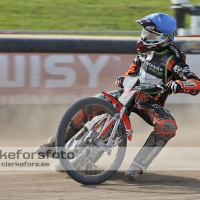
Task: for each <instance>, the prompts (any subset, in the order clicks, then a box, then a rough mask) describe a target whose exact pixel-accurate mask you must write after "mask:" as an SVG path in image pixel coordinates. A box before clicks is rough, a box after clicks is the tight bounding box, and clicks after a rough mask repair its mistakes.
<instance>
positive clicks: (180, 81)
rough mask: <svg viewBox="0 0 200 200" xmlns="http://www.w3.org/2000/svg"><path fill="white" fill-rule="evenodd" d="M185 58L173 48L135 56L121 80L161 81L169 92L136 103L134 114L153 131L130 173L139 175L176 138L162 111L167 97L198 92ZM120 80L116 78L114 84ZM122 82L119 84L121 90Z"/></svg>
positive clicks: (198, 81) (173, 124) (173, 123)
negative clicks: (133, 77)
mask: <svg viewBox="0 0 200 200" xmlns="http://www.w3.org/2000/svg"><path fill="white" fill-rule="evenodd" d="M185 60H186V57H185V55H184V54H182V53H181V52H180V51H179V50H178V49H177V48H176V47H175V46H171V47H169V48H167V49H165V50H163V51H161V52H155V51H152V52H147V53H140V54H138V55H137V56H136V58H135V60H134V61H133V64H132V65H131V66H130V67H129V69H128V71H127V72H126V73H125V74H123V75H122V76H121V77H125V76H128V75H135V76H141V77H143V78H147V79H148V81H149V79H161V80H162V82H163V83H164V84H166V85H167V87H168V90H166V91H165V92H164V93H162V94H161V95H160V96H159V97H158V96H157V92H156V91H155V93H154V94H150V95H151V96H153V99H152V98H149V96H148V95H141V97H140V98H137V99H136V104H135V107H134V109H133V112H135V113H137V114H138V115H139V116H140V117H142V118H143V119H144V120H145V121H146V122H147V123H148V124H150V125H152V126H153V127H154V130H153V132H152V133H151V134H150V136H149V137H148V139H147V141H146V142H145V144H144V146H143V148H142V149H141V150H140V151H139V153H138V154H137V156H136V157H135V159H134V160H133V163H132V165H131V166H130V169H129V170H138V171H142V170H143V169H147V167H148V166H149V164H150V163H151V162H152V161H153V159H154V158H155V157H156V156H157V155H158V153H159V152H160V151H161V150H162V148H163V147H164V146H165V145H166V143H167V142H168V141H169V140H170V139H171V138H172V137H174V136H175V133H176V130H177V125H176V121H175V119H174V118H173V117H172V116H171V114H170V112H169V111H168V110H167V109H165V108H164V104H165V100H166V99H167V96H168V95H169V94H171V93H172V92H173V93H189V94H191V95H196V94H198V93H199V90H200V79H199V78H198V77H197V76H196V75H195V74H194V73H192V72H190V69H189V66H188V65H187V64H186V63H185ZM118 80H120V79H119V78H117V80H116V81H117V83H118V82H119V81H118ZM122 81H123V80H122V79H121V80H120V82H119V86H121V83H122Z"/></svg>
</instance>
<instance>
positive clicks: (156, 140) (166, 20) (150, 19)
mask: <svg viewBox="0 0 200 200" xmlns="http://www.w3.org/2000/svg"><path fill="white" fill-rule="evenodd" d="M137 22H138V23H139V24H140V25H141V26H142V33H141V37H140V39H139V40H138V43H137V52H138V54H137V56H136V58H135V60H134V61H133V64H132V65H131V66H130V67H129V69H128V71H127V72H126V73H125V74H124V75H122V76H119V77H117V79H116V81H115V84H116V85H117V86H118V87H119V88H121V87H123V85H122V83H123V80H124V77H125V76H128V75H132V76H136V77H137V76H140V77H143V78H148V79H161V80H162V82H163V83H164V84H167V88H168V90H166V91H165V92H164V93H163V94H162V95H161V96H160V97H159V99H158V100H153V99H152V98H150V97H149V96H148V95H142V96H141V97H140V98H138V99H136V101H137V103H136V104H135V107H134V109H133V112H135V113H136V114H138V115H139V116H140V117H141V118H143V119H144V120H145V121H146V122H147V123H148V124H150V125H151V126H153V127H154V130H153V132H152V133H151V134H150V135H149V137H148V139H147V140H146V142H145V144H144V146H143V147H142V148H141V150H140V151H139V153H138V154H137V156H136V157H135V158H134V160H133V162H132V164H131V166H130V168H129V169H128V170H127V172H126V173H125V176H126V177H127V178H129V179H131V180H134V181H135V180H136V179H137V178H138V177H139V176H140V175H141V174H142V173H143V170H146V169H147V167H148V166H149V165H150V163H151V162H152V161H153V159H154V158H155V157H156V156H157V155H158V154H159V152H160V151H161V149H162V147H164V146H165V145H166V144H167V142H168V141H169V140H170V139H171V138H172V137H174V136H175V133H176V130H177V125H176V121H175V119H174V118H173V117H172V116H171V114H170V112H169V111H168V110H167V109H166V108H164V104H165V100H166V99H167V96H168V95H169V94H171V93H188V94H191V95H197V94H198V93H199V90H200V79H199V78H198V77H197V76H196V75H195V74H194V73H192V72H190V69H189V66H188V65H187V64H186V62H185V61H186V56H185V55H184V54H183V53H181V52H180V50H179V49H177V48H176V47H175V46H174V45H173V41H174V36H175V35H176V20H175V19H174V18H173V17H171V16H170V15H168V14H164V13H153V14H150V15H147V16H145V17H143V18H142V19H139V20H137ZM159 92H160V90H159V91H158V92H157V93H155V94H154V95H155V96H157V94H158V93H159ZM109 93H110V94H111V95H112V96H114V97H116V98H119V96H120V95H121V89H118V90H115V91H112V92H109ZM154 95H153V96H154ZM96 96H97V97H99V98H103V99H105V100H108V99H107V98H106V97H105V96H104V95H103V94H97V95H96ZM83 115H84V113H83ZM82 118H83V117H82ZM55 136H56V133H55V134H54V135H53V136H52V137H51V138H50V139H49V141H48V143H44V144H42V145H40V146H39V147H38V148H37V152H45V151H47V150H48V149H49V148H52V147H55ZM147 147H148V148H147ZM160 147H161V148H160Z"/></svg>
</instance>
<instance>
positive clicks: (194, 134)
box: [0, 105, 200, 200]
mask: <svg viewBox="0 0 200 200" xmlns="http://www.w3.org/2000/svg"><path fill="white" fill-rule="evenodd" d="M169 108H170V110H171V113H172V114H173V115H174V117H175V118H176V120H177V123H178V125H179V130H178V131H177V136H176V137H175V138H173V140H171V141H170V142H169V143H168V146H169V147H170V146H173V147H174V146H175V147H176V146H177V147H192V146H193V147H195V146H196V147H199V146H200V144H199V141H200V134H199V131H198V129H199V128H198V126H199V117H198V113H200V107H199V106H198V105H192V106H190V107H187V106H184V108H186V110H183V109H182V108H183V107H182V105H180V106H169ZM65 109H66V106H65V105H62V106H61V105H57V106H2V107H1V113H0V119H1V120H0V127H1V141H0V146H1V147H3V146H19V147H20V146H21V147H22V146H26V147H27V146H37V145H38V144H39V143H41V142H44V141H45V140H46V139H47V138H48V137H49V136H50V133H51V132H53V131H54V130H55V129H56V127H57V123H58V122H59V119H60V117H61V115H62V113H63V112H64V110H65ZM11 113H12V114H11ZM132 120H133V125H134V132H135V133H134V140H133V141H132V142H131V143H129V146H136V147H140V146H142V144H143V143H144V141H145V140H146V138H147V136H148V135H149V133H150V131H151V130H152V128H151V127H150V126H148V125H146V124H144V123H143V121H142V120H141V119H139V118H137V117H136V118H135V117H133V118H132ZM134 120H137V123H134ZM187 123H188V124H187ZM188 133H189V134H188ZM161 158H162V153H161V154H160V155H159V158H158V159H157V161H158V160H159V159H161ZM132 159H133V155H131V157H130V161H131V160H132ZM157 161H156V160H155V163H156V162H157ZM163 162H170V160H167V161H166V160H163ZM186 162H190V160H189V158H188V161H187V160H186ZM155 163H153V164H155ZM0 179H1V181H0V200H18V199H19V200H25V199H26V200H27V199H28V200H33V199H34V200H36V199H43V200H47V199H48V200H58V199H59V200H64V199H137V200H138V199H159V200H160V199H173V200H174V199H181V200H183V199H200V171H178V170H177V171H166V170H163V171H151V170H150V171H147V172H146V173H145V174H144V175H143V176H141V178H140V179H139V180H138V182H137V183H131V182H129V181H127V180H126V179H125V177H124V175H123V173H122V172H119V173H117V174H116V175H115V176H114V177H113V178H112V179H111V180H109V181H107V182H105V183H103V184H102V185H94V186H84V185H80V184H78V183H76V182H74V181H73V180H72V179H70V178H69V177H68V176H67V175H66V174H60V173H56V172H54V171H0Z"/></svg>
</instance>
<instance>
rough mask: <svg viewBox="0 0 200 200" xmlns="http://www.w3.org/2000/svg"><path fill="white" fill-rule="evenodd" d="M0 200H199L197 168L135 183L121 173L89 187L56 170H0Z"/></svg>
mask: <svg viewBox="0 0 200 200" xmlns="http://www.w3.org/2000/svg"><path fill="white" fill-rule="evenodd" d="M0 188H1V195H0V196H1V197H0V199H1V200H27V199H29V200H38V199H42V200H65V199H137V200H138V199H148V200H151V199H153V200H155V199H158V200H160V199H173V200H175V199H181V200H183V199H200V173H199V171H165V172H155V173H154V172H151V173H146V174H144V175H143V176H142V177H140V180H138V182H137V183H132V182H129V181H127V180H126V179H125V177H124V175H123V173H117V174H116V175H115V176H114V177H113V178H112V179H111V180H109V181H107V182H105V183H103V184H101V185H93V186H85V185H80V184H78V183H76V182H74V181H73V180H72V179H70V178H69V177H68V176H67V175H66V174H62V173H61V174H60V173H56V172H42V171H39V172H20V173H13V172H11V173H10V172H4V173H1V182H0Z"/></svg>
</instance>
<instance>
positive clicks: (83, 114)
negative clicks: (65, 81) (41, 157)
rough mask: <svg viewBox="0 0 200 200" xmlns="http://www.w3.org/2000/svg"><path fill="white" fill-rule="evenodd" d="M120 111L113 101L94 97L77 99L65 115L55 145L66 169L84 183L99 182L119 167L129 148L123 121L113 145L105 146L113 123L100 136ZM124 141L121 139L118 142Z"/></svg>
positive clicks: (111, 174) (108, 177)
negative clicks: (103, 132) (103, 133)
mask: <svg viewBox="0 0 200 200" xmlns="http://www.w3.org/2000/svg"><path fill="white" fill-rule="evenodd" d="M115 113H117V110H116V109H115V108H114V107H113V105H112V104H110V103H108V102H106V101H105V100H102V99H99V98H96V97H91V98H85V99H81V100H79V101H77V102H76V103H75V104H73V105H72V106H71V107H70V108H69V109H68V110H67V111H66V112H65V114H64V115H63V117H62V119H61V121H60V124H59V127H58V132H57V140H56V148H57V152H58V154H59V161H60V163H61V165H62V167H63V169H64V170H65V171H66V173H67V174H68V175H69V176H70V177H71V178H73V179H74V180H75V181H77V182H79V183H82V184H87V185H88V184H100V183H102V182H104V181H106V180H108V179H110V178H111V177H112V176H113V175H114V174H115V172H116V171H117V170H118V169H119V167H120V165H121V163H122V161H123V159H124V156H125V152H126V145H127V139H126V137H124V135H125V133H126V130H125V127H124V124H123V122H122V121H121V122H120V124H119V126H118V129H117V132H116V135H115V137H114V138H113V141H112V144H111V145H110V146H111V147H112V148H110V149H109V150H108V148H105V146H106V144H107V143H108V139H109V136H110V134H111V132H112V129H113V126H112V127H111V128H110V129H109V130H108V131H106V134H105V135H104V136H103V137H101V138H100V139H99V133H100V132H101V131H102V129H103V128H104V127H105V126H106V124H108V122H109V121H110V119H111V118H112V117H113V116H114V114H115ZM119 141H121V142H119Z"/></svg>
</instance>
